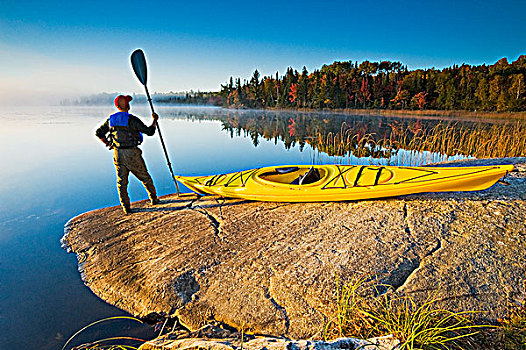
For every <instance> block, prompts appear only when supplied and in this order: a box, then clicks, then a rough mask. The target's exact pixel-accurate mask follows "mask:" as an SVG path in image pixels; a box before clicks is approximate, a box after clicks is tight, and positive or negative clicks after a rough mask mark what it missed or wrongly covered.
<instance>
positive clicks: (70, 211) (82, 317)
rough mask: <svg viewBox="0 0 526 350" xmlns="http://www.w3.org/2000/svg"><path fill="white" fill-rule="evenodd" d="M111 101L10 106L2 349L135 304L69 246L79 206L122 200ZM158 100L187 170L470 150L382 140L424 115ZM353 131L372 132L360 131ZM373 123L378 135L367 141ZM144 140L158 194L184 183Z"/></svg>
mask: <svg viewBox="0 0 526 350" xmlns="http://www.w3.org/2000/svg"><path fill="white" fill-rule="evenodd" d="M113 112H114V111H113V109H112V108H111V107H45V108H43V107H24V108H20V107H19V108H15V107H12V108H2V109H1V110H0V121H1V123H2V128H1V129H0V149H1V150H2V163H3V165H4V166H3V168H2V172H0V251H1V254H0V288H1V291H2V292H1V294H0V348H1V349H57V348H60V347H62V345H63V344H64V342H65V341H66V340H67V339H68V338H69V336H70V335H72V334H73V333H75V332H76V331H77V330H79V329H80V328H82V327H83V326H85V325H87V324H89V323H91V322H93V321H96V320H100V319H102V318H105V317H108V316H114V315H123V314H125V313H124V312H123V311H121V310H118V309H116V308H114V307H112V306H110V305H108V304H106V303H104V302H103V301H101V300H100V299H98V298H97V297H96V296H95V295H93V294H92V293H91V291H90V290H89V289H88V288H86V287H85V286H84V284H83V283H82V281H81V280H80V276H79V273H78V271H77V261H76V258H75V256H74V255H72V254H67V253H66V251H65V250H63V249H62V248H61V246H60V238H61V237H62V235H63V228H64V224H65V223H66V222H67V221H68V220H69V219H70V218H72V217H74V216H76V215H79V214H81V213H83V212H86V211H90V210H93V209H97V208H103V207H107V206H116V205H118V204H119V202H118V197H117V191H116V188H115V169H114V166H113V162H112V153H111V152H110V151H108V150H107V149H106V148H105V147H104V146H103V145H102V143H101V142H100V141H99V140H98V139H97V138H96V137H95V135H94V133H95V130H96V129H97V127H98V126H99V125H101V124H102V123H103V122H104V121H105V119H106V118H107V117H108V115H109V114H111V113H113ZM157 112H158V113H159V114H160V115H161V120H160V125H161V130H162V133H163V137H164V139H165V142H166V146H167V149H168V151H169V154H170V160H171V162H172V165H173V168H174V172H175V173H176V174H181V175H204V174H216V173H225V172H232V171H236V170H243V169H249V168H256V167H261V166H270V165H285V164H334V163H343V164H392V165H398V164H399V163H404V164H405V163H408V164H409V163H410V164H414V162H417V163H429V162H437V161H443V160H449V159H456V158H465V157H467V156H468V155H460V154H459V155H449V156H448V155H445V154H441V153H439V152H434V151H426V152H427V153H426V152H420V151H418V152H415V151H411V150H405V149H403V148H400V147H398V148H397V149H395V148H392V149H382V147H380V148H378V147H377V146H375V145H377V144H378V142H379V141H378V140H380V139H382V138H380V137H379V135H380V134H382V133H384V134H385V135H388V134H389V133H390V132H392V130H395V129H396V128H394V127H397V126H400V125H403V128H407V127H413V129H414V123H416V121H415V120H412V121H401V120H398V119H396V118H385V119H383V120H379V119H378V117H356V116H354V117H353V116H338V115H329V114H312V115H310V114H309V115H307V114H302V113H292V112H262V111H232V110H224V109H220V108H189V107H181V108H179V107H157ZM131 113H133V114H135V115H137V116H139V117H141V119H142V120H143V121H144V122H145V123H146V124H150V122H151V118H150V111H149V110H148V109H147V107H146V106H137V107H134V106H132V110H131ZM397 123H398V124H397ZM407 123H408V124H407ZM342 125H343V127H342ZM389 125H390V126H389ZM363 128H366V129H363ZM403 128H402V129H403ZM413 129H412V130H413ZM342 130H343V132H342ZM348 130H350V131H348ZM389 130H391V131H389ZM354 133H358V134H359V135H361V137H362V138H361V140H362V141H361V142H362V143H360V142H354V141H352V140H356V138H355V137H354ZM386 133H387V134H386ZM336 134H339V135H340V136H341V135H344V136H345V135H346V137H349V140H351V141H352V142H350V143H349V145H350V146H345V144H346V143H345V142H340V143H337V142H335V140H336V136H335V135H336ZM372 134H374V135H377V136H378V137H377V138H374V137H373V136H369V139H367V140H366V141H368V142H369V143H367V142H365V141H363V140H365V139H364V138H363V137H365V136H364V135H372ZM382 135H383V134H382ZM389 135H390V134H389ZM382 137H383V136H382ZM386 137H387V136H386ZM327 140H328V141H327ZM373 141H374V142H375V143H372V142H373ZM331 142H332V143H331ZM353 142H354V143H353ZM331 145H332V146H331ZM335 145H336V146H335ZM338 145H339V146H338ZM362 146H364V147H362ZM384 148H385V147H384ZM141 149H142V150H143V154H144V158H145V160H146V163H147V166H148V168H149V170H150V173H151V175H152V177H153V179H154V182H155V185H156V187H157V190H158V193H159V195H165V194H170V193H174V192H175V187H174V185H173V182H172V179H171V178H170V174H169V171H168V169H167V166H166V160H165V158H164V154H163V152H162V148H161V146H160V142H159V139H158V137H157V136H154V137H145V141H144V143H143V145H142V146H141ZM360 152H361V153H360ZM329 154H330V155H329ZM419 159H420V160H419ZM128 190H129V193H130V198H131V200H132V201H137V200H141V199H146V198H147V195H146V192H145V190H144V188H143V187H142V184H140V183H139V182H138V181H137V180H136V179H135V178H134V177H133V176H130V185H129V188H128ZM183 190H184V189H183ZM141 332H142V333H146V336H148V335H149V336H152V335H153V333H152V331H151V329H150V328H148V327H142V328H140V327H139V328H137V327H136V326H135V325H130V324H126V323H124V324H122V323H121V324H116V325H115V326H114V327H103V328H102V329H101V328H98V329H96V330H94V331H93V332H92V333H89V334H86V335H83V336H81V337H80V338H79V339H78V341H79V342H80V341H84V342H85V341H88V340H94V339H100V338H103V337H105V336H115V335H130V334H139V333H141ZM76 344H78V342H77V343H76Z"/></svg>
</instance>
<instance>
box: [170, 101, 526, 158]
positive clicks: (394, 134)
mask: <svg viewBox="0 0 526 350" xmlns="http://www.w3.org/2000/svg"><path fill="white" fill-rule="evenodd" d="M171 115H172V116H178V117H185V118H189V119H193V120H201V119H209V120H210V119H211V120H219V121H221V123H222V128H223V130H225V131H226V132H228V133H229V134H230V136H231V137H234V136H245V137H250V138H251V140H252V143H253V144H254V146H258V145H259V143H260V138H264V139H265V140H268V141H274V143H277V142H278V141H280V142H283V143H284V145H285V148H286V149H290V148H291V147H294V146H295V145H296V144H298V146H299V148H300V150H303V148H304V147H305V145H306V144H308V145H310V146H311V147H312V148H313V149H315V150H317V151H319V152H323V153H326V154H328V155H329V156H343V157H345V156H350V155H353V156H355V157H372V158H387V159H389V158H391V157H392V156H394V155H397V153H398V152H399V151H400V150H406V151H414V152H420V153H421V152H432V153H440V154H443V155H447V156H454V155H463V156H474V157H477V158H491V157H518V156H526V123H524V122H522V121H517V122H509V123H502V122H500V121H499V123H494V124H492V123H489V122H472V121H444V120H442V121H440V120H429V119H412V118H396V117H383V116H382V117H380V116H350V115H336V114H330V113H326V114H324V113H289V112H271V111H230V110H224V109H213V110H210V111H207V112H205V113H203V112H202V111H201V112H196V113H192V112H191V111H184V110H180V111H174V112H172V113H171Z"/></svg>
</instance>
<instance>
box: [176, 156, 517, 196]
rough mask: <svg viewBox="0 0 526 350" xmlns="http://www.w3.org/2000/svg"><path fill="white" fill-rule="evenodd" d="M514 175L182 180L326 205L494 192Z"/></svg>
mask: <svg viewBox="0 0 526 350" xmlns="http://www.w3.org/2000/svg"><path fill="white" fill-rule="evenodd" d="M512 170H513V165H495V166H479V167H394V166H360V165H314V166H307V165H296V166H294V165H293V166H290V165H289V166H273V167H264V168H257V169H250V170H244V171H239V172H234V173H229V174H218V175H210V176H178V177H177V180H178V181H179V182H181V183H182V184H184V185H185V186H187V187H188V188H190V189H191V190H192V191H194V192H197V193H201V194H213V195H219V196H222V197H231V198H242V199H249V200H256V201H271V202H325V201H348V200H363V199H373V198H384V197H394V196H401V195H407V194H413V193H423V192H451V191H479V190H484V189H487V188H489V187H491V186H492V185H494V184H495V183H496V182H497V181H498V180H499V179H500V178H502V177H503V176H506V174H508V173H509V172H510V171H512ZM313 174H314V175H313ZM302 181H303V182H302Z"/></svg>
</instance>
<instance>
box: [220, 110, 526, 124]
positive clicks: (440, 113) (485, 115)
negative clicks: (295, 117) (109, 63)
mask: <svg viewBox="0 0 526 350" xmlns="http://www.w3.org/2000/svg"><path fill="white" fill-rule="evenodd" d="M222 108H225V109H229V107H222ZM232 109H236V108H232ZM254 110H270V111H295V112H304V113H328V114H345V115H360V116H382V117H387V116H395V117H400V118H414V117H429V118H439V119H442V118H451V119H471V118H473V119H476V120H477V119H494V120H503V119H504V120H509V121H518V120H526V111H523V112H485V111H481V112H474V111H465V110H451V111H445V110H399V109H352V108H343V109H314V108H272V107H270V108H261V109H254Z"/></svg>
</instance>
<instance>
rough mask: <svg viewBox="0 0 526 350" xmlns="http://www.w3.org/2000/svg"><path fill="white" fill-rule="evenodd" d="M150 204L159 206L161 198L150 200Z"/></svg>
mask: <svg viewBox="0 0 526 350" xmlns="http://www.w3.org/2000/svg"><path fill="white" fill-rule="evenodd" d="M150 203H151V205H157V204H159V203H161V201H160V200H159V198H157V197H155V198H152V199H150Z"/></svg>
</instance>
